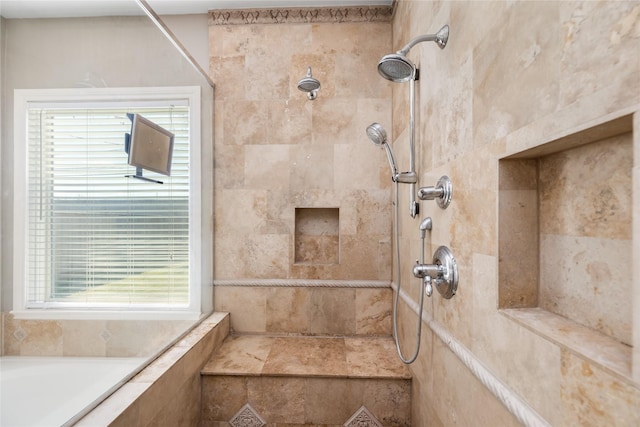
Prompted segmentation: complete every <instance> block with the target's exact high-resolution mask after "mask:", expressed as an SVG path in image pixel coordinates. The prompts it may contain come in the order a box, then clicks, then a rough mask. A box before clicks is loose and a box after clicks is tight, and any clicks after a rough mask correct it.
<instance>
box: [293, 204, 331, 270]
mask: <svg viewBox="0 0 640 427" xmlns="http://www.w3.org/2000/svg"><path fill="white" fill-rule="evenodd" d="M339 224H340V210H339V209H338V208H296V215H295V244H294V250H295V262H296V264H339V263H340V236H339V229H340V227H339Z"/></svg>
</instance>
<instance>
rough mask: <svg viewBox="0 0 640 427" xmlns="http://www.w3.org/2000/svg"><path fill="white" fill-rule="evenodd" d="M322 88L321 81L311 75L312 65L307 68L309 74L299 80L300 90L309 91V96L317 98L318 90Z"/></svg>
mask: <svg viewBox="0 0 640 427" xmlns="http://www.w3.org/2000/svg"><path fill="white" fill-rule="evenodd" d="M318 89H320V82H319V81H318V80H317V79H314V78H313V77H312V76H311V67H309V68H308V69H307V75H306V77H304V78H303V79H301V80H300V81H299V82H298V90H301V91H302V92H307V97H308V98H309V99H311V100H313V99H316V96H317V91H318Z"/></svg>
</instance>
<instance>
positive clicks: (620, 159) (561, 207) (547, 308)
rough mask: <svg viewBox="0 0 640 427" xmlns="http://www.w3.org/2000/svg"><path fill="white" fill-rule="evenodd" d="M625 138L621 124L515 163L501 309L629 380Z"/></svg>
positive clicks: (508, 162) (510, 169)
mask: <svg viewBox="0 0 640 427" xmlns="http://www.w3.org/2000/svg"><path fill="white" fill-rule="evenodd" d="M632 128H633V120H632V116H631V115H628V116H624V117H621V118H619V119H615V120H612V121H609V122H606V123H603V124H600V125H598V126H595V127H591V128H589V129H586V130H581V131H580V132H576V133H574V134H572V135H568V136H566V137H564V138H561V139H557V140H554V141H551V142H549V143H547V144H544V145H541V146H539V147H537V148H534V149H531V150H528V151H525V152H522V153H518V154H516V155H513V156H510V157H508V158H505V159H502V160H500V177H499V185H500V188H499V292H498V299H499V300H498V306H499V308H501V309H503V312H505V313H506V314H507V315H509V316H510V317H512V318H514V319H515V320H517V321H519V322H521V323H522V324H524V325H525V326H527V327H529V328H530V329H532V330H534V331H535V332H538V333H540V334H541V335H543V336H545V337H547V338H549V339H551V340H552V341H555V342H557V343H559V344H560V345H563V346H565V347H567V348H569V349H571V350H573V351H575V352H576V353H578V354H582V355H583V356H585V357H587V358H589V359H594V358H595V359H599V361H600V362H601V363H602V364H603V365H604V366H605V367H607V368H610V369H611V370H613V371H615V372H617V373H620V374H623V376H626V377H628V376H629V375H630V374H631V347H632V346H633V333H632V332H633V331H632V324H633V305H632V301H633V298H632V295H633V292H632V291H633V289H632V287H633V262H632V247H633V242H632V239H633V233H632V209H633V204H632V188H633V177H632V170H633V158H634V153H633V149H634V148H633V134H632ZM603 348H606V350H605V351H603Z"/></svg>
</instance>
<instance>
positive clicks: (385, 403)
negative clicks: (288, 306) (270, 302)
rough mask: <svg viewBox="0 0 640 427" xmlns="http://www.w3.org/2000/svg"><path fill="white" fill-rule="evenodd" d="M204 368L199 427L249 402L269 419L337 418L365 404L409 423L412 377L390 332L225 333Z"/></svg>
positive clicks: (383, 418)
mask: <svg viewBox="0 0 640 427" xmlns="http://www.w3.org/2000/svg"><path fill="white" fill-rule="evenodd" d="M202 372H203V405H202V411H203V413H202V425H203V426H209V425H218V424H216V423H219V422H225V421H229V420H231V418H232V417H233V416H234V414H236V413H237V412H238V410H240V409H241V408H242V407H243V406H244V405H245V404H247V403H249V404H250V405H251V406H252V408H253V409H254V410H255V411H256V413H258V414H259V415H260V417H262V418H263V419H264V420H265V421H266V422H267V423H269V424H270V425H271V424H272V423H285V424H312V425H319V424H322V425H342V424H343V423H345V422H346V421H347V420H348V419H349V417H351V416H352V415H353V414H354V413H355V412H356V411H357V410H358V409H359V408H360V407H361V406H363V405H364V406H365V407H366V408H367V409H368V410H369V411H370V412H371V413H372V414H373V415H374V416H375V417H376V418H377V419H378V420H380V422H381V423H382V424H383V425H388V426H408V425H410V419H409V413H410V406H411V405H410V402H411V399H410V385H409V384H410V378H411V376H410V374H409V370H408V369H407V367H406V366H405V365H403V364H402V362H400V361H399V360H398V358H397V357H396V354H395V344H394V343H393V340H392V339H390V338H389V337H387V338H358V337H340V338H338V337H291V336H265V335H237V336H230V337H229V338H228V339H227V340H226V341H225V343H224V344H223V345H222V347H220V349H219V350H218V351H217V352H216V353H215V354H214V355H213V357H212V358H211V361H210V362H209V363H208V364H207V365H206V366H205V368H204V369H203V371H202Z"/></svg>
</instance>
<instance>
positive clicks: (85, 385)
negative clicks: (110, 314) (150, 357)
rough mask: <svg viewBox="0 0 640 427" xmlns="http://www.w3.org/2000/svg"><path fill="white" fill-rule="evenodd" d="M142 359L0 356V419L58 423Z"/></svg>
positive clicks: (113, 384)
mask: <svg viewBox="0 0 640 427" xmlns="http://www.w3.org/2000/svg"><path fill="white" fill-rule="evenodd" d="M145 360H146V359H145V358H140V357H30V356H4V357H2V358H0V409H1V410H0V425H2V426H11V427H20V426H62V425H65V424H66V423H67V422H69V421H70V420H71V419H73V418H74V417H75V416H76V415H77V414H78V413H80V412H81V411H83V410H84V409H85V408H86V407H88V406H90V405H91V404H93V403H94V402H96V401H100V400H102V399H103V398H104V397H106V396H107V395H108V394H109V393H111V392H112V390H113V389H114V388H115V387H116V386H118V385H119V384H120V383H121V382H122V381H124V380H125V379H126V378H127V376H128V375H129V374H131V373H132V372H133V371H134V370H135V369H136V368H137V367H139V366H140V365H141V364H142V363H143V362H144V361H145Z"/></svg>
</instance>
